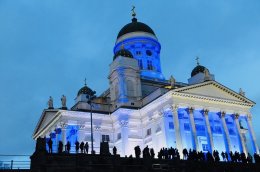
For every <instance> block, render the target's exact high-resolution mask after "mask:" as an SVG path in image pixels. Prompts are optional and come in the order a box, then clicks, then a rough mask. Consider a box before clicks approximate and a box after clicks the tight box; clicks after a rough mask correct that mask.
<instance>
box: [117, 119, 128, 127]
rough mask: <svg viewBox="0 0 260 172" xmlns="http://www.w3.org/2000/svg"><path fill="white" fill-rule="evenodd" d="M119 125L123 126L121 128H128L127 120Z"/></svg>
mask: <svg viewBox="0 0 260 172" xmlns="http://www.w3.org/2000/svg"><path fill="white" fill-rule="evenodd" d="M119 124H120V125H121V127H128V121H126V120H121V121H120V122H119Z"/></svg>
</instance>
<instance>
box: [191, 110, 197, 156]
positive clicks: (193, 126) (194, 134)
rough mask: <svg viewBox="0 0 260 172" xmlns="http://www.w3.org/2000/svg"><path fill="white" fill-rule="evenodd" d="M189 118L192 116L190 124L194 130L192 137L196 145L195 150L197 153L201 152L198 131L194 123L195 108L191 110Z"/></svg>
mask: <svg viewBox="0 0 260 172" xmlns="http://www.w3.org/2000/svg"><path fill="white" fill-rule="evenodd" d="M189 116H190V124H191V129H192V136H193V140H194V143H195V149H196V151H199V144H198V137H197V131H196V127H195V122H194V115H193V108H189Z"/></svg>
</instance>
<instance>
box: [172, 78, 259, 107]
mask: <svg viewBox="0 0 260 172" xmlns="http://www.w3.org/2000/svg"><path fill="white" fill-rule="evenodd" d="M174 91H176V92H179V93H186V94H191V95H196V96H204V97H209V98H216V99H223V100H228V101H237V102H243V103H248V104H252V105H253V104H255V103H254V102H253V101H251V100H249V99H248V98H246V97H244V96H242V95H240V94H238V93H236V92H235V91H233V90H231V89H229V88H227V87H225V86H224V85H222V84H220V83H218V82H216V81H207V82H203V83H199V84H194V85H190V86H187V87H182V88H178V89H176V90H174Z"/></svg>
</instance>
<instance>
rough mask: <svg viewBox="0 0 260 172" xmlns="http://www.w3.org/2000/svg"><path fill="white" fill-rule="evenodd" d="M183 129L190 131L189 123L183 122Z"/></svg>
mask: <svg viewBox="0 0 260 172" xmlns="http://www.w3.org/2000/svg"><path fill="white" fill-rule="evenodd" d="M184 130H185V131H190V124H189V123H184Z"/></svg>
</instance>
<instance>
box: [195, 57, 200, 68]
mask: <svg viewBox="0 0 260 172" xmlns="http://www.w3.org/2000/svg"><path fill="white" fill-rule="evenodd" d="M199 59H200V58H199V57H198V56H196V59H195V60H196V61H197V65H198V66H199V65H200V63H199Z"/></svg>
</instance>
